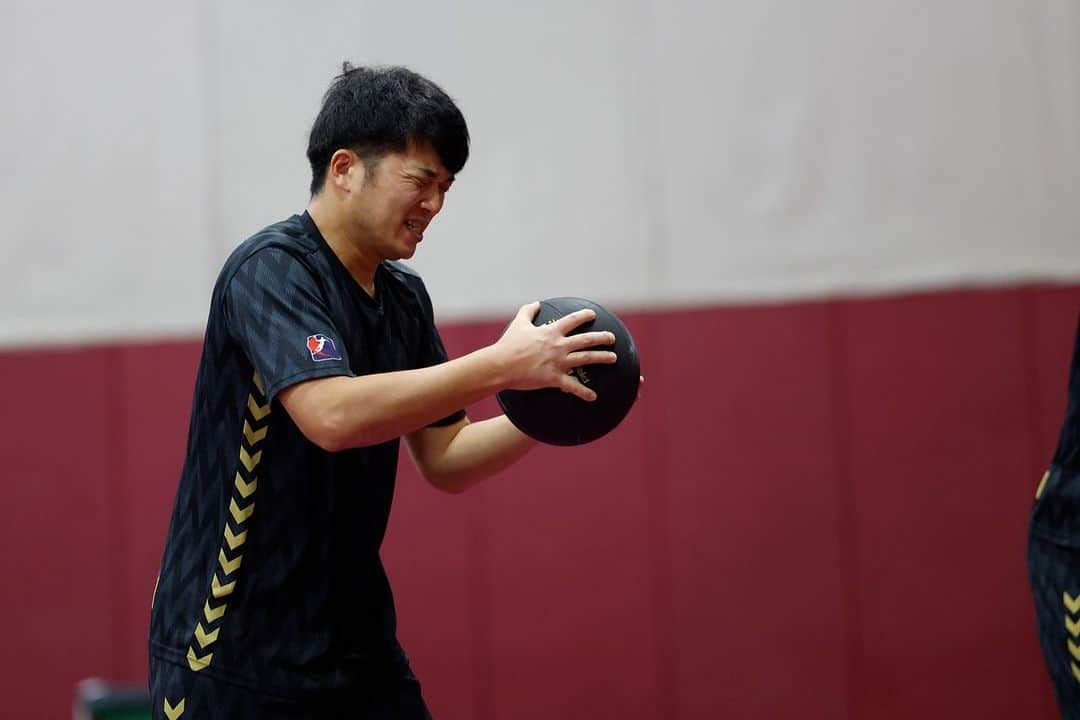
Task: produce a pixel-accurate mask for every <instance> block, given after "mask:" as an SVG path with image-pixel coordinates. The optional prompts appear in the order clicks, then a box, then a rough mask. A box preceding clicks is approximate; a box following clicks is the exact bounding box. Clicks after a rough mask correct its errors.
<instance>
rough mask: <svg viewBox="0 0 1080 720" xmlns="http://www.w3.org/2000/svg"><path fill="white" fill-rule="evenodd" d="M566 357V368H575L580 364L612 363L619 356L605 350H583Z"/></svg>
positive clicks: (615, 361)
mask: <svg viewBox="0 0 1080 720" xmlns="http://www.w3.org/2000/svg"><path fill="white" fill-rule="evenodd" d="M566 359H567V361H568V363H567V368H575V367H581V366H582V365H612V364H614V363H617V362H618V361H619V356H618V355H616V354H615V353H613V352H608V351H607V350H583V351H580V352H573V353H570V354H569V355H567V356H566Z"/></svg>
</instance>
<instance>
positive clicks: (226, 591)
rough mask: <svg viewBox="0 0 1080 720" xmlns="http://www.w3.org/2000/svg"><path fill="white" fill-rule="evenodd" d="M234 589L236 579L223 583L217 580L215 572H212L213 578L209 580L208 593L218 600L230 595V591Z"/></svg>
mask: <svg viewBox="0 0 1080 720" xmlns="http://www.w3.org/2000/svg"><path fill="white" fill-rule="evenodd" d="M235 589H236V581H235V580H233V581H232V582H227V583H225V584H224V585H222V584H221V583H219V582H218V579H217V573H214V579H213V580H211V581H210V594H211V595H213V596H214V597H215V598H217V599H218V600H220V599H221V598H223V597H228V596H230V595H232V591H233V590H235Z"/></svg>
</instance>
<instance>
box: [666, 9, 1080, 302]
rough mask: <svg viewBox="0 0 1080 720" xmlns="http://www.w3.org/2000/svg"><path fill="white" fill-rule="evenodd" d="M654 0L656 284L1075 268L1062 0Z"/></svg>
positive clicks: (1071, 95)
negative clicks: (663, 229)
mask: <svg viewBox="0 0 1080 720" xmlns="http://www.w3.org/2000/svg"><path fill="white" fill-rule="evenodd" d="M655 8H656V13H657V23H656V28H657V34H658V37H657V43H656V47H657V48H658V58H659V66H660V68H661V77H663V78H664V82H661V83H660V84H658V93H659V96H660V107H661V109H662V110H661V112H662V119H661V127H662V128H663V133H662V136H663V138H664V144H665V152H664V158H665V160H666V166H665V171H666V173H665V177H666V193H667V195H666V196H667V213H666V214H667V217H668V219H669V224H668V228H669V231H670V233H669V237H668V244H667V249H668V251H669V252H670V253H671V255H672V257H673V258H678V259H680V260H681V261H680V262H673V263H668V264H667V265H666V266H665V267H666V274H665V278H664V285H665V289H666V294H667V297H668V300H673V301H677V300H695V299H701V298H724V297H746V296H750V297H754V296H758V297H760V296H791V295H803V294H817V293H823V292H838V291H841V292H852V291H856V292H858V291H868V292H880V291H882V290H886V289H897V288H910V287H916V286H928V285H940V284H950V283H968V282H992V281H999V280H1008V279H1013V280H1015V279H1017V278H1020V277H1030V276H1052V277H1060V276H1070V275H1071V276H1075V275H1076V273H1077V272H1078V271H1080V250H1078V247H1077V245H1078V243H1077V240H1078V237H1077V228H1078V227H1080V205H1078V204H1077V203H1076V202H1075V197H1076V192H1077V188H1080V143H1078V141H1077V138H1078V137H1080V12H1078V10H1077V6H1076V5H1075V3H1067V2H1030V3H1015V2H1011V1H1010V0H993V1H987V0H952V1H950V2H946V3H923V4H919V3H911V2H904V1H903V0H876V1H875V2H858V1H857V0H828V1H827V2H815V3H797V2H787V1H785V0H763V1H761V2H756V3H730V2H729V3H721V4H717V5H714V6H713V7H712V9H711V10H710V11H709V13H708V18H707V19H705V18H703V15H702V5H701V3H697V2H691V1H689V0H671V1H666V0H665V1H664V2H660V1H659V0H657V1H656V3H655ZM703 20H705V21H703ZM680 138H685V139H686V140H685V141H680V140H679V139H680Z"/></svg>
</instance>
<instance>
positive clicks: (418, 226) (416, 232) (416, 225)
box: [405, 220, 424, 242]
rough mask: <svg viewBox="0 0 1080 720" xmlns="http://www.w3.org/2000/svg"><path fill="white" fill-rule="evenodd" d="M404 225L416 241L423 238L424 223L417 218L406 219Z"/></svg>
mask: <svg viewBox="0 0 1080 720" xmlns="http://www.w3.org/2000/svg"><path fill="white" fill-rule="evenodd" d="M405 227H407V228H408V229H409V232H411V233H412V234H413V236H414V237H415V238H416V242H420V241H421V240H423V239H424V225H423V223H421V222H419V221H417V220H406V221H405Z"/></svg>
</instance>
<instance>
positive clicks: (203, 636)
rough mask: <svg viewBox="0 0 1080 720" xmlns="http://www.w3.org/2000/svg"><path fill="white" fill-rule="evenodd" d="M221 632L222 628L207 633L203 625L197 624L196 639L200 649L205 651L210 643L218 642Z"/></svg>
mask: <svg viewBox="0 0 1080 720" xmlns="http://www.w3.org/2000/svg"><path fill="white" fill-rule="evenodd" d="M219 632H221V628H218V629H216V630H211V631H210V632H206V631H205V630H203V626H202V623H195V639H196V640H197V641H198V642H199V647H201V648H202V649H203V650H205V649H206V646H207V645H209V644H210V643H213V642H216V641H217V637H218V633H219Z"/></svg>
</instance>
